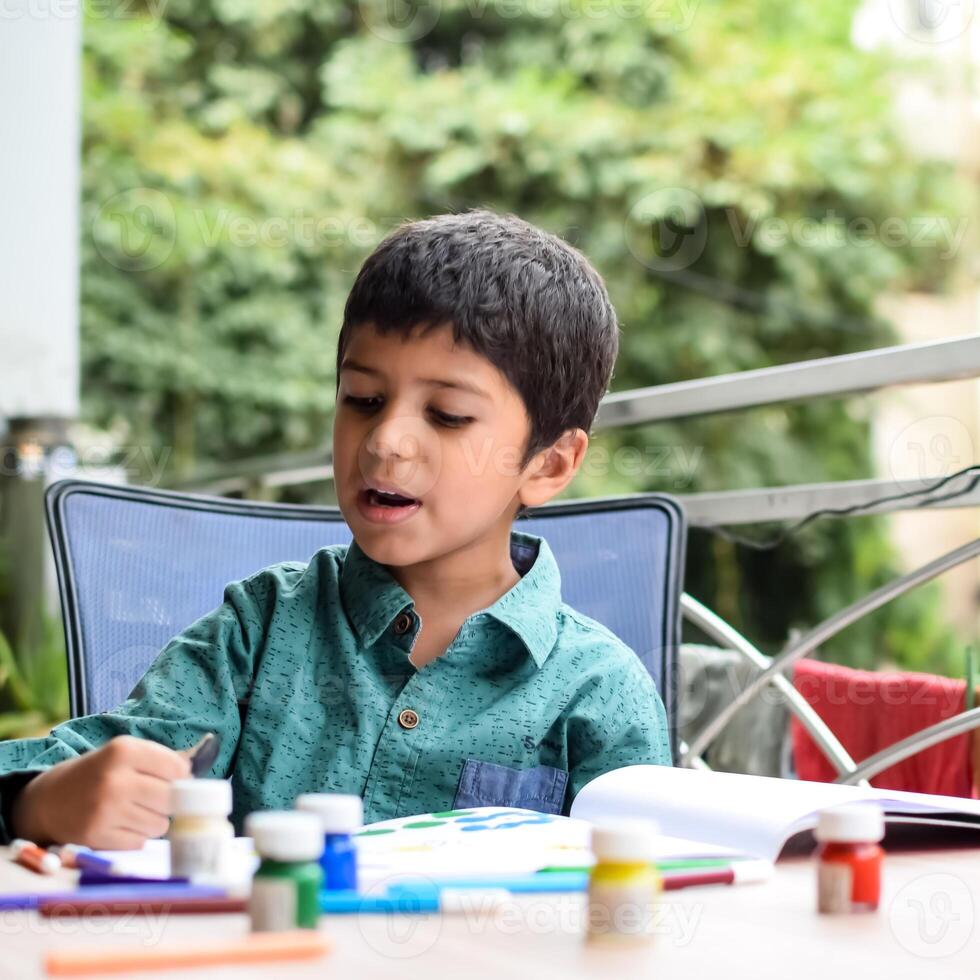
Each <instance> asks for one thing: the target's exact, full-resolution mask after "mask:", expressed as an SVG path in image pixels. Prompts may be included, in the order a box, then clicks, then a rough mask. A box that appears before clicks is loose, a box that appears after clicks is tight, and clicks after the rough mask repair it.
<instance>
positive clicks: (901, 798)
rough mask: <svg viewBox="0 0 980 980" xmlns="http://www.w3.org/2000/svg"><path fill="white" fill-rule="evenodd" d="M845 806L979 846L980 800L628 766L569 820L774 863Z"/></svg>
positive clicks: (581, 800) (599, 784) (588, 790)
mask: <svg viewBox="0 0 980 980" xmlns="http://www.w3.org/2000/svg"><path fill="white" fill-rule="evenodd" d="M844 803H869V804H873V805H876V806H879V807H881V809H882V810H883V811H884V813H885V820H886V824H887V825H890V824H892V823H907V822H914V823H936V824H943V825H949V826H960V827H962V826H964V825H966V826H971V827H975V828H976V829H977V831H978V833H977V843H978V844H980V800H968V799H962V798H960V797H955V796H927V795H926V794H924V793H904V792H901V791H899V790H888V789H870V788H868V789H865V788H864V787H861V786H841V785H839V784H837V783H811V782H805V781H803V780H797V779H774V778H772V777H770V776H742V775H738V774H737V773H729V772H699V771H697V770H694V769H669V768H667V767H664V766H627V767H626V768H625V769H615V770H613V771H612V772H607V773H603V775H601V776H597V777H596V778H595V779H593V780H592V782H590V783H589V784H588V785H586V786H585V787H584V788H583V789H582V791H581V792H580V793H579V794H578V796H577V797H576V798H575V799H574V801H573V802H572V808H571V813H572V815H573V816H575V817H579V818H581V819H585V820H595V819H597V818H599V817H607V816H625V815H637V816H648V817H652V818H654V819H655V820H656V821H657V822H658V823H659V824H660V829H661V830H662V831H663V832H664V833H666V834H683V835H684V836H685V837H688V838H690V839H692V840H696V841H701V842H703V843H707V844H715V845H720V846H724V847H729V848H732V849H734V850H736V851H738V852H740V853H742V854H744V855H745V856H750V857H760V858H766V859H768V860H770V861H774V860H775V859H776V858H777V857H778V856H779V852H780V851H781V850H782V849H783V846H784V845H785V843H786V842H787V841H788V840H789V839H790V838H791V837H793V836H795V835H796V834H798V833H800V832H801V831H805V830H811V829H812V828H813V827H815V826H816V824H817V814H818V813H819V812H820V811H821V810H824V809H826V808H827V807H832V806H840V805H841V804H844Z"/></svg>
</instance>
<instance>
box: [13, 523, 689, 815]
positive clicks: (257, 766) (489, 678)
mask: <svg viewBox="0 0 980 980" xmlns="http://www.w3.org/2000/svg"><path fill="white" fill-rule="evenodd" d="M511 555H512V559H513V561H514V565H515V568H516V569H517V570H518V571H519V572H520V573H521V575H522V577H521V579H520V581H519V582H518V583H517V584H516V585H515V586H514V587H513V588H512V589H511V590H510V591H509V592H507V593H506V594H505V595H503V596H501V598H500V599H498V600H497V601H496V602H495V603H493V605H491V606H489V607H488V608H486V609H484V610H482V611H480V612H477V613H474V614H473V615H471V616H470V617H469V618H467V620H466V621H465V622H464V623H463V625H462V627H461V628H460V630H459V633H458V634H457V636H456V638H455V639H454V640H453V642H452V644H451V645H450V646H449V648H448V649H447V650H446V652H445V653H444V654H442V655H441V656H439V657H437V658H436V659H434V660H432V661H430V662H429V663H427V664H425V665H424V666H423V667H422V668H420V669H416V668H415V666H414V665H413V664H412V663H411V662H410V661H409V659H408V658H409V653H410V652H411V650H412V646H413V644H414V642H415V637H416V635H417V633H418V631H419V628H420V623H419V618H418V616H417V614H416V613H415V612H414V604H413V602H412V599H411V597H410V596H409V595H408V593H407V592H405V591H404V589H402V588H401V586H400V585H399V584H398V583H397V582H396V581H395V579H394V578H393V577H392V576H391V574H390V573H389V572H388V570H387V569H386V568H385V567H384V566H383V565H380V564H378V563H377V562H375V561H373V560H372V559H370V558H368V557H367V556H366V555H365V554H364V552H363V551H362V550H361V549H360V548H359V547H358V545H357V544H356V542H355V543H352V544H351V545H349V546H346V545H333V546H330V547H326V548H323V549H321V550H320V551H318V552H317V553H316V554H315V555H314V556H313V558H312V559H311V560H310V561H309V563H300V562H285V563H282V564H279V565H272V566H270V567H269V568H265V569H262V570H261V571H259V572H256V573H255V574H254V575H252V576H250V577H249V578H246V579H243V580H242V581H239V582H233V583H231V584H230V585H228V586H227V587H226V588H225V593H224V601H223V602H222V604H221V605H220V606H218V608H217V609H215V610H214V611H213V612H210V613H208V614H207V615H205V616H203V617H202V618H200V619H199V620H197V621H196V622H194V623H193V624H191V625H190V626H188V627H187V628H186V629H185V630H184V631H183V632H181V633H179V634H178V635H177V636H175V637H174V638H173V639H172V640H171V641H170V642H169V643H168V644H167V646H166V647H165V648H164V649H163V651H162V652H161V653H160V654H159V655H158V657H157V658H156V660H155V661H154V663H153V664H152V665H151V667H150V668H149V670H148V671H147V673H146V674H145V675H144V676H143V678H142V679H141V680H140V682H139V684H138V685H137V686H136V688H135V689H134V690H133V692H132V694H131V695H130V696H129V698H128V699H127V700H126V701H125V702H124V703H123V704H122V705H120V706H119V707H118V708H116V709H115V710H113V711H109V712H104V713H101V714H97V715H88V716H85V717H82V718H76V719H73V720H72V721H69V722H66V723H65V724H63V725H59V726H58V727H57V728H55V729H53V730H52V732H51V734H50V735H49V736H48V737H47V738H38V739H22V740H18V741H11V742H6V743H0V772H8V771H13V770H28V769H29V770H38V769H43V768H44V767H47V766H50V765H52V764H54V763H56V762H60V761H62V760H64V759H69V758H72V757H74V756H75V755H77V754H79V753H82V752H85V751H87V750H89V749H91V748H93V747H96V746H99V745H102V744H103V743H104V742H106V741H107V740H108V739H110V738H111V737H113V736H114V735H121V734H130V735H137V736H141V737H144V738H151V739H154V740H156V741H158V742H161V743H163V744H165V745H168V746H171V747H172V748H185V747H187V746H190V745H192V744H193V743H194V742H196V741H197V740H198V739H199V738H200V737H201V735H202V734H203V733H205V732H207V731H214V732H217V733H218V734H219V735H220V736H221V753H220V755H219V757H218V759H217V761H216V762H215V765H214V768H213V769H212V775H216V776H222V777H230V778H231V780H232V785H233V790H234V799H235V810H234V814H233V819H234V822H235V824H236V826H237V827H238V828H239V830H240V828H241V824H242V821H243V820H244V817H245V816H246V814H248V813H250V812H252V811H253V810H259V809H268V808H290V807H291V806H292V804H293V800H294V799H295V797H296V796H297V795H298V794H300V793H306V792H339V793H356V794H358V795H359V796H362V797H363V799H364V818H365V821H366V822H371V821H375V820H384V819H386V818H389V817H395V816H402V815H409V814H415V813H426V812H430V811H436V810H447V809H450V808H452V807H453V806H454V805H465V806H474V805H480V804H482V805H513V806H528V807H530V808H532V809H540V810H545V811H550V812H561V813H567V812H568V808H569V806H570V805H571V801H572V798H573V797H574V796H575V794H576V793H578V791H579V790H580V789H581V788H582V787H583V786H584V785H585V784H586V783H587V782H589V780H591V779H593V778H594V777H595V776H598V775H599V774H600V773H603V772H606V771H607V770H610V769H616V768H619V767H621V766H628V765H634V764H641V763H652V764H661V765H670V764H671V755H670V745H669V739H668V731H667V723H666V717H665V713H664V708H663V704H662V702H661V699H660V697H659V695H658V693H657V690H656V687H655V686H654V683H653V681H652V679H651V678H650V676H649V674H648V673H647V671H646V670H645V669H644V667H643V665H642V664H641V663H640V660H639V658H638V657H637V656H636V655H635V654H634V653H633V651H632V650H630V648H629V647H627V646H626V645H625V644H624V643H622V642H621V641H620V640H619V639H617V638H616V637H615V636H614V635H613V634H612V633H611V632H610V631H609V630H608V629H606V628H605V627H604V626H601V625H599V624H598V623H596V622H595V621H594V620H591V619H589V618H588V617H586V616H583V615H581V614H580V613H578V612H576V611H575V610H574V609H571V608H570V607H569V606H567V605H565V604H564V603H563V602H562V601H561V588H560V577H559V573H558V566H557V564H556V563H555V559H554V556H553V555H552V552H551V549H550V548H549V547H548V544H547V543H546V542H545V541H544V540H543V539H541V538H538V537H535V536H533V535H529V534H523V533H518V532H513V534H512V538H511ZM5 783H6V784H7V785H8V786H11V787H12V786H16V785H17V779H16V777H14V778H13V779H9V778H8V779H7V780H4V779H0V797H2V796H3V794H4V784H5ZM2 802H3V803H4V806H3V809H4V810H7V811H8V812H9V804H10V802H11V801H10V793H8V794H7V799H6V800H3V801H2ZM2 833H3V827H2V825H0V834H2Z"/></svg>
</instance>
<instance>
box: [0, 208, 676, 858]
mask: <svg viewBox="0 0 980 980" xmlns="http://www.w3.org/2000/svg"><path fill="white" fill-rule="evenodd" d="M617 345H618V327H617V323H616V316H615V313H614V311H613V308H612V306H611V304H610V302H609V298H608V296H607V294H606V290H605V287H604V285H603V283H602V280H601V279H600V277H599V275H598V274H597V273H596V272H595V271H594V270H593V269H592V267H591V266H590V265H589V263H588V262H587V261H586V260H585V258H584V257H583V256H582V255H581V254H580V253H579V252H577V251H576V250H575V249H573V248H571V247H570V246H569V245H567V244H566V243H564V242H562V241H561V240H560V239H558V238H556V237H554V236H552V235H549V234H546V233H544V232H542V231H540V230H538V229H536V228H534V227H533V226H531V225H529V224H527V223H526V222H524V221H521V220H519V219H517V218H515V217H510V216H507V217H504V216H499V215H495V214H492V213H489V212H486V211H474V212H469V213H466V214H459V215H443V216H440V217H436V218H432V219H430V220H426V221H418V222H414V223H411V224H407V225H405V226H403V227H401V228H400V229H398V230H397V231H395V232H394V233H393V234H392V235H390V236H389V237H388V238H387V239H386V240H385V241H384V242H382V243H381V245H380V246H379V247H378V248H377V249H376V250H375V252H374V253H373V254H372V255H371V256H370V257H369V258H368V259H367V261H366V262H365V263H364V266H363V268H362V269H361V270H360V273H359V274H358V277H357V280H356V281H355V283H354V287H353V289H352V291H351V294H350V296H349V298H348V300H347V305H346V309H345V313H344V322H343V326H342V329H341V333H340V339H339V345H338V353H337V368H338V392H337V411H336V417H335V421H334V443H333V446H334V460H333V464H334V473H335V481H336V489H337V499H338V502H339V505H340V508H341V511H342V512H343V515H344V518H345V519H346V521H347V522H348V524H349V525H350V528H351V530H352V532H353V537H354V540H353V543H352V544H351V545H350V546H349V547H345V546H331V547H326V548H323V549H321V550H320V551H318V552H317V553H316V554H315V555H314V556H313V558H312V559H311V560H310V562H309V563H308V564H304V563H295V562H289V563H283V564H280V565H274V566H272V567H270V568H266V569H263V570H261V571H259V572H256V573H255V574H254V575H252V576H250V577H249V578H247V579H244V580H243V581H240V582H233V583H231V584H230V585H228V586H227V587H226V590H225V594H224V602H223V603H222V604H221V605H220V606H219V607H218V608H217V609H215V610H214V611H213V612H211V613H209V614H208V615H206V616H204V617H202V618H201V619H199V620H198V621H197V622H195V623H193V624H192V625H191V626H189V627H188V628H187V629H185V630H184V631H183V632H182V633H180V634H178V635H177V636H176V637H175V638H174V639H173V640H171V641H170V643H168V645H167V646H166V648H165V649H164V650H163V651H162V652H161V654H160V655H159V656H158V657H157V659H156V661H155V662H154V663H153V665H152V666H151V667H150V669H149V670H148V671H147V673H146V674H145V675H144V677H143V678H142V680H141V681H140V682H139V684H138V685H137V687H136V689H135V690H134V691H133V692H132V694H131V695H130V697H129V698H128V700H126V701H125V702H124V703H123V704H122V705H120V706H119V707H118V708H117V709H116V710H114V711H111V712H106V713H103V714H99V715H90V716H87V717H84V718H76V719H74V720H73V721H69V722H67V723H66V724H63V725H60V726H58V727H57V728H55V729H54V730H53V731H52V732H51V734H50V735H49V736H48V737H47V738H39V739H24V740H20V741H13V742H7V743H2V744H0V772H4V773H7V774H6V775H4V776H2V777H0V837H6V838H10V837H13V836H21V837H27V838H30V839H32V840H36V841H39V842H43V843H48V842H67V841H74V842H77V843H81V844H88V845H91V846H94V847H102V848H130V847H139V846H140V845H141V844H142V843H143V842H144V841H145V840H146V839H147V838H149V837H154V836H159V835H161V834H163V833H164V832H165V831H166V829H167V815H168V812H169V784H170V782H171V781H172V780H174V779H176V778H179V777H183V776H186V775H187V774H188V763H187V761H186V759H185V758H184V757H183V756H182V755H180V754H179V753H178V752H177V751H175V750H177V749H181V748H185V747H187V746H190V745H192V744H193V743H194V742H195V741H197V739H199V738H200V736H201V735H202V734H203V733H205V732H207V731H215V732H217V733H218V734H219V735H220V736H221V745H222V748H221V753H220V756H219V758H218V760H217V762H216V763H215V765H214V768H213V769H212V775H215V776H221V777H230V778H231V780H232V783H233V788H234V795H235V811H234V814H233V819H234V821H235V823H236V825H237V826H238V828H239V829H240V828H241V823H242V821H243V819H244V816H245V815H246V814H247V813H249V812H250V811H253V810H258V809H266V808H273V807H276V808H278V807H287V808H288V807H291V806H292V804H293V800H294V798H295V797H296V796H297V795H298V794H299V793H305V792H313V791H324V792H342V793H357V794H358V795H360V796H362V797H363V800H364V814H365V820H366V821H374V820H382V819H385V818H388V817H394V816H399V815H405V814H412V813H421V812H427V811H433V810H447V809H450V808H453V807H459V806H481V805H501V806H506V805H510V806H527V807H531V808H534V809H537V810H542V811H545V812H553V813H558V812H561V813H568V809H569V806H570V804H571V801H572V798H573V797H574V796H575V794H576V793H577V792H578V791H579V790H580V789H581V788H582V786H584V785H585V783H587V782H588V781H589V780H590V779H592V778H593V777H595V776H597V775H599V774H600V773H602V772H605V771H607V770H610V769H615V768H618V767H620V766H626V765H633V764H639V763H654V764H663V765H670V764H671V758H670V749H669V742H668V735H667V726H666V720H665V715H664V709H663V705H662V703H661V700H660V698H659V696H658V694H657V691H656V688H655V687H654V684H653V682H652V681H651V679H650V677H649V675H648V674H647V672H646V671H645V670H644V668H643V666H642V665H641V663H640V661H639V659H638V658H637V657H636V655H635V654H634V653H633V652H632V651H631V650H630V649H629V648H628V647H626V646H625V645H624V644H623V643H622V642H620V641H619V640H618V639H617V638H616V637H615V636H614V635H613V634H612V633H610V632H609V630H607V629H605V628H604V627H603V626H601V625H599V624H598V623H596V622H594V621H592V620H590V619H588V618H587V617H585V616H582V615H581V614H579V613H577V612H575V611H574V610H573V609H570V608H569V607H568V606H567V605H564V604H563V603H562V601H561V594H560V582H559V575H558V568H557V566H556V564H555V559H554V557H553V555H552V553H551V551H550V549H549V548H548V545H547V543H546V542H545V541H544V540H542V539H541V538H538V537H535V536H532V535H530V534H522V533H517V532H514V531H513V530H512V526H511V525H512V523H513V520H514V518H515V516H516V515H517V514H518V513H519V512H520V511H521V510H522V509H523V508H525V507H532V506H536V505H538V504H542V503H544V502H545V501H547V500H549V499H551V498H552V497H554V496H555V495H556V494H558V493H559V492H561V491H562V490H563V489H564V488H565V487H566V486H568V484H569V482H570V481H571V479H572V477H573V476H574V475H575V473H576V471H577V470H578V468H579V466H580V465H581V463H582V458H583V456H584V454H585V450H586V447H587V445H588V435H587V433H588V431H589V429H590V427H591V424H592V421H593V418H594V415H595V412H596V408H597V406H598V404H599V400H600V398H601V397H602V395H603V394H604V392H605V390H606V387H607V385H608V382H609V378H610V376H611V373H612V368H613V362H614V360H615V357H616V350H617Z"/></svg>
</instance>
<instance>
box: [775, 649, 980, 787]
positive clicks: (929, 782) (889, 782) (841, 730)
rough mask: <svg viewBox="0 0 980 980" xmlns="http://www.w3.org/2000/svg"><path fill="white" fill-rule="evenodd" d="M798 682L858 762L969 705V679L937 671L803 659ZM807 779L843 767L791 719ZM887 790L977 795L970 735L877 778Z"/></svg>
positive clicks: (830, 775)
mask: <svg viewBox="0 0 980 980" xmlns="http://www.w3.org/2000/svg"><path fill="white" fill-rule="evenodd" d="M793 685H794V687H795V688H796V689H797V691H799V692H800V694H802V695H803V697H804V698H805V699H806V700H807V701H808V702H809V703H810V704H811V705H812V706H813V708H814V710H815V711H816V712H817V714H818V715H820V717H821V718H822V719H823V720H824V721H825V722H826V723H827V725H828V726H829V728H830V730H831V731H832V732H833V733H834V734H835V735H836V736H837V738H838V739H840V742H841V744H842V745H843V746H844V748H845V749H847V751H848V752H849V753H850V755H851V758H852V759H854V761H855V762H862V761H863V760H864V759H867V758H868V756H870V755H874V754H875V753H876V752H879V751H880V750H881V749H883V748H886V747H887V746H889V745H892V744H894V743H895V742H898V741H900V740H901V739H903V738H906V737H907V736H909V735H912V734H913V733H915V732H918V731H921V730H922V729H923V728H928V727H929V726H930V725H933V724H935V723H936V722H938V721H942V720H943V719H944V718H949V717H951V716H952V715H955V714H959V712H961V711H962V710H963V707H964V703H965V702H964V698H965V694H966V684H965V682H964V681H954V680H950V679H948V678H946V677H936V676H934V675H932V674H917V673H904V672H897V671H868V670H853V669H852V668H850V667H839V666H837V665H835V664H826V663H822V662H821V661H819V660H805V659H804V660H800V661H798V662H797V664H796V667H795V670H794V673H793ZM790 730H791V737H792V741H793V756H794V758H795V760H796V771H797V774H798V775H799V777H800V779H809V780H817V781H820V782H832V781H833V780H834V779H835V778H836V776H837V773H836V772H835V770H834V768H833V767H832V766H831V765H830V763H829V762H827V760H826V759H825V758H824V755H823V753H822V752H821V751H820V749H818V748H817V746H816V744H815V743H814V741H813V739H811V738H810V736H809V734H808V733H807V731H806V730H805V729H804V728H803V726H802V725H801V724H800V722H799V721H798V720H797V719H796V718H795V717H793V719H792V723H791V729H790ZM871 784H872V786H877V787H879V788H881V789H900V790H911V791H912V792H916V793H941V794H944V795H946V796H966V797H972V796H973V780H972V771H971V766H970V736H969V735H957V736H956V737H955V738H951V739H947V740H946V741H945V742H943V743H941V744H940V745H935V746H933V747H932V748H931V749H926V750H925V751H924V752H920V753H919V754H918V755H913V756H912V757H911V758H909V759H906V760H905V761H904V762H899V763H897V764H896V765H894V766H892V767H891V768H890V769H886V770H884V772H882V773H880V774H879V775H878V776H875V777H874V779H872V780H871Z"/></svg>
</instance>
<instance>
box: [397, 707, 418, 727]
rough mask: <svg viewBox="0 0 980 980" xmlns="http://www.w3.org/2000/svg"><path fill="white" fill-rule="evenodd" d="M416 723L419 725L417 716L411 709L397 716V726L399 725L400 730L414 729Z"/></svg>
mask: <svg viewBox="0 0 980 980" xmlns="http://www.w3.org/2000/svg"><path fill="white" fill-rule="evenodd" d="M418 723H419V716H418V715H417V714H416V713H415V712H414V711H412V709H411V708H406V709H405V710H404V711H403V712H402V713H401V714H400V715H399V716H398V724H399V725H401V726H402V728H414V727H415V726H416V725H417V724H418Z"/></svg>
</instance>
